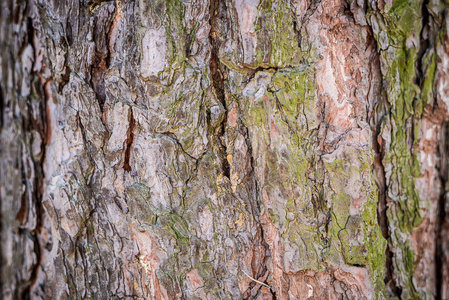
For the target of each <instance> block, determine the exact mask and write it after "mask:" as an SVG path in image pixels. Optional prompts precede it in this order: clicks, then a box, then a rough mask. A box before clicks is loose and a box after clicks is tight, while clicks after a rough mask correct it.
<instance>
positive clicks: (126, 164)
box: [123, 107, 135, 172]
mask: <svg viewBox="0 0 449 300" xmlns="http://www.w3.org/2000/svg"><path fill="white" fill-rule="evenodd" d="M129 110H130V112H129V127H128V133H127V138H126V141H125V145H126V149H125V162H124V163H123V169H125V171H127V172H131V164H130V159H131V147H132V144H133V141H134V128H135V120H134V115H133V109H132V107H131V108H130V109H129Z"/></svg>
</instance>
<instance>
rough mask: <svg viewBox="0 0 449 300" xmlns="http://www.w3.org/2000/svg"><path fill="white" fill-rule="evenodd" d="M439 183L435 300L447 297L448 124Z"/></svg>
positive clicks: (443, 137)
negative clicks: (445, 292) (445, 293)
mask: <svg viewBox="0 0 449 300" xmlns="http://www.w3.org/2000/svg"><path fill="white" fill-rule="evenodd" d="M439 146H440V148H439V152H440V168H439V175H440V183H441V191H440V196H439V199H438V207H437V219H436V222H435V223H436V226H435V228H436V238H437V241H436V251H435V273H436V274H435V280H436V282H435V287H436V297H435V299H445V297H446V296H447V295H444V294H443V290H444V288H445V287H444V284H445V283H446V284H447V282H448V280H447V279H446V280H445V279H444V276H445V274H444V270H445V268H447V267H448V265H449V264H448V263H449V262H448V261H447V253H446V251H447V250H446V251H445V247H447V238H448V237H447V233H448V232H447V230H448V228H447V226H448V221H447V218H448V216H447V215H446V213H447V211H446V206H447V201H448V194H449V190H448V189H449V182H448V179H449V178H448V176H449V122H446V123H445V124H443V126H442V128H441V132H440V145H439Z"/></svg>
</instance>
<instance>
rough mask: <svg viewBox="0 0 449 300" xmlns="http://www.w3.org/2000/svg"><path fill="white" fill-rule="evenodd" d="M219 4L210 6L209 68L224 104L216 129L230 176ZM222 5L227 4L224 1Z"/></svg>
mask: <svg viewBox="0 0 449 300" xmlns="http://www.w3.org/2000/svg"><path fill="white" fill-rule="evenodd" d="M219 5H220V1H218V0H211V1H210V7H209V15H210V19H209V22H210V27H211V29H210V33H209V41H210V44H211V46H212V48H211V54H210V63H209V68H210V72H211V77H212V84H213V87H214V90H215V93H216V95H217V97H218V100H219V101H220V102H221V104H222V105H223V108H224V110H225V112H224V118H223V120H222V122H221V124H220V126H219V127H218V128H217V130H216V136H217V139H218V142H219V152H220V157H221V168H222V170H223V176H226V177H228V178H230V172H231V166H230V165H229V162H228V159H227V155H228V154H227V145H226V124H227V122H228V107H227V103H226V94H225V89H224V77H223V72H222V70H221V68H222V65H221V64H220V60H219V58H218V45H217V43H216V40H215V36H216V34H215V27H216V26H218V24H217V20H216V18H217V16H218V14H219ZM222 5H225V4H224V2H223V3H222Z"/></svg>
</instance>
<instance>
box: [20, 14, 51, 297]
mask: <svg viewBox="0 0 449 300" xmlns="http://www.w3.org/2000/svg"><path fill="white" fill-rule="evenodd" d="M25 13H26V14H28V13H29V7H27V9H26V12H25ZM27 34H28V44H29V45H31V46H32V48H33V53H34V54H35V56H36V49H35V47H34V45H33V38H34V37H35V30H34V27H33V21H32V19H31V18H30V17H28V18H27ZM35 59H36V57H35ZM35 59H34V60H35ZM33 69H34V65H33V66H32V67H31V70H33ZM38 76H39V74H36V73H34V72H32V73H31V74H30V85H31V86H33V84H34V80H35V79H36V80H37V81H38V82H40V79H38ZM48 84H49V82H45V83H44V82H42V83H40V84H35V85H34V86H35V87H36V92H37V96H38V97H39V98H40V105H39V110H40V111H39V112H37V113H34V114H33V112H32V110H33V109H32V107H31V101H33V100H32V99H28V105H29V109H28V115H27V121H26V124H27V125H26V127H25V128H24V131H25V132H27V133H30V132H31V131H32V130H35V131H37V132H38V133H39V134H40V138H41V145H40V146H41V147H40V148H41V149H40V151H41V155H40V157H39V158H37V159H35V158H33V157H32V158H31V159H32V162H33V168H34V178H33V190H32V194H33V205H34V209H35V212H36V227H35V228H34V229H33V230H32V231H31V232H29V233H30V236H31V240H32V241H33V244H34V245H33V251H34V253H35V255H36V262H35V264H34V265H33V266H32V268H31V270H30V273H31V275H30V279H29V282H28V285H27V287H26V289H25V290H24V292H23V294H22V299H31V298H32V296H31V294H32V289H33V287H34V285H35V283H36V282H37V280H38V273H39V269H40V267H41V264H42V245H41V243H40V234H41V232H42V227H43V223H44V208H43V206H42V201H43V194H44V188H45V173H44V164H45V159H46V146H47V145H48V143H49V136H50V134H49V130H50V128H49V121H48V114H47V102H48V101H49V98H50V97H51V95H50V94H49V92H48V91H47V88H48V89H49V88H50V86H47V85H48ZM33 115H35V116H40V119H38V120H36V119H34V118H33ZM28 147H29V153H32V149H31V142H30V145H28ZM29 209H30V208H29Z"/></svg>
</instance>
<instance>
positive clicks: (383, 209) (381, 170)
mask: <svg viewBox="0 0 449 300" xmlns="http://www.w3.org/2000/svg"><path fill="white" fill-rule="evenodd" d="M369 32H370V35H371V37H372V40H371V43H372V46H373V48H374V50H373V55H374V56H375V58H374V59H373V61H374V68H372V69H371V72H378V76H379V77H380V78H382V73H381V62H380V54H379V50H378V49H377V41H376V40H375V37H374V33H373V31H372V28H371V27H369ZM372 75H373V74H371V75H370V76H372ZM377 89H378V91H377V92H378V93H379V95H378V100H379V101H378V102H376V103H375V104H374V106H373V111H374V112H373V114H372V116H371V117H369V119H370V124H371V130H372V132H373V135H372V145H373V151H374V163H373V168H374V178H375V181H376V184H377V188H378V202H377V223H378V224H379V227H380V230H381V232H382V236H383V238H384V239H385V240H386V241H387V247H386V249H385V277H384V282H385V286H386V288H387V291H388V293H389V294H390V296H391V297H397V298H399V299H401V294H402V288H401V287H400V286H398V285H397V283H396V280H395V276H394V272H395V269H394V263H393V257H394V253H393V250H392V249H391V244H390V242H391V241H390V236H391V231H390V226H389V221H388V214H387V212H388V206H387V202H388V200H387V195H388V186H387V179H386V174H385V167H384V165H383V159H384V156H385V148H384V147H385V145H384V143H385V142H384V140H383V137H382V122H383V121H384V119H385V117H386V115H387V111H388V100H387V97H388V95H387V94H386V92H385V91H384V87H383V81H382V80H381V81H380V84H379V87H378V88H377Z"/></svg>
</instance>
